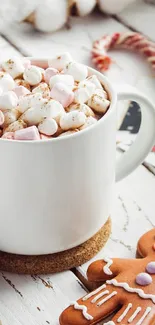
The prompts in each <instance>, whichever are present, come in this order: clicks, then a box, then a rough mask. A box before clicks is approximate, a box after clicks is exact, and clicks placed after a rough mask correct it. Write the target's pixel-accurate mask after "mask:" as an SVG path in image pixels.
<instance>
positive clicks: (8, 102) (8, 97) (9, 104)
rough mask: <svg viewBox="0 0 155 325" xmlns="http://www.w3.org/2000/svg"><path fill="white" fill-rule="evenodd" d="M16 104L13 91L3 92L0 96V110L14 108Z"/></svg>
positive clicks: (16, 100)
mask: <svg viewBox="0 0 155 325" xmlns="http://www.w3.org/2000/svg"><path fill="white" fill-rule="evenodd" d="M17 105H18V97H17V95H16V94H15V93H14V91H8V92H6V93H3V94H2V95H1V96H0V109H1V110H2V111H5V110H7V109H13V108H16V107H17Z"/></svg>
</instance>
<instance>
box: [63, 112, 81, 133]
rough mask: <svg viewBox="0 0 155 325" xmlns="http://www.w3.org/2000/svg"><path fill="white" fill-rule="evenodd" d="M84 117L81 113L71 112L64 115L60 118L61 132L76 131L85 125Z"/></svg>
mask: <svg viewBox="0 0 155 325" xmlns="http://www.w3.org/2000/svg"><path fill="white" fill-rule="evenodd" d="M85 121H86V116H85V114H84V113H82V112H78V111H73V112H69V113H65V114H63V115H62V116H61V118H60V127H61V128H62V130H64V131H67V130H70V129H77V128H79V127H80V126H82V125H83V124H85Z"/></svg>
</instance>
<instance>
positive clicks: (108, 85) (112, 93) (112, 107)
mask: <svg viewBox="0 0 155 325" xmlns="http://www.w3.org/2000/svg"><path fill="white" fill-rule="evenodd" d="M23 58H26V59H29V60H30V61H31V62H33V61H38V63H39V62H45V63H46V62H48V60H49V59H50V58H51V57H42V58H39V57H30V56H28V57H23ZM81 64H83V63H81ZM83 65H84V66H86V67H87V69H88V73H91V75H93V74H94V75H97V77H98V78H99V80H100V82H101V83H102V85H103V86H104V87H105V89H106V90H107V92H108V95H109V97H110V107H109V108H108V111H107V112H106V113H105V115H104V116H103V117H101V118H100V120H98V121H97V123H95V124H93V125H91V127H88V128H85V129H83V130H81V131H80V132H75V133H73V134H70V135H69V136H67V135H66V136H65V135H64V136H63V137H57V138H52V139H49V140H45V139H40V140H35V141H32V140H9V141H8V139H4V138H0V141H3V142H6V143H10V142H11V143H14V144H15V143H20V144H25V145H26V144H30V143H31V145H33V144H41V143H42V144H45V143H46V144H47V143H49V144H51V143H56V142H59V141H65V140H67V139H68V140H69V139H73V138H75V137H79V136H82V135H84V134H86V133H88V132H90V131H93V130H94V129H95V128H97V127H98V125H100V124H102V123H104V121H105V122H106V119H107V118H108V117H109V116H110V115H111V114H112V112H113V110H115V109H116V107H115V106H116V102H117V93H116V91H115V90H114V87H113V85H112V84H111V82H110V80H109V79H108V78H107V77H106V76H105V75H103V74H102V73H101V72H99V71H97V70H96V69H94V68H92V67H89V66H87V65H86V64H83Z"/></svg>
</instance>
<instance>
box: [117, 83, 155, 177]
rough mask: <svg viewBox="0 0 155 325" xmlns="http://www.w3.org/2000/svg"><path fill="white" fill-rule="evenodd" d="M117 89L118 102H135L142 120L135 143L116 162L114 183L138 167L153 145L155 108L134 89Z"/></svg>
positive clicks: (124, 87) (126, 86)
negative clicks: (139, 109) (139, 108)
mask: <svg viewBox="0 0 155 325" xmlns="http://www.w3.org/2000/svg"><path fill="white" fill-rule="evenodd" d="M117 87H118V86H117ZM117 87H116V90H117ZM119 88H120V89H119ZM119 88H118V91H117V95H118V100H133V101H135V102H137V103H138V104H139V105H140V107H141V113H142V119H141V125H140V129H139V132H138V134H137V137H136V140H135V142H134V143H133V145H132V146H131V147H130V149H129V150H128V151H127V152H125V153H124V154H123V155H122V157H120V158H119V159H118V161H117V162H116V182H117V181H120V180H121V179H123V178H124V177H126V176H128V175H129V174H130V173H131V172H132V171H133V170H134V169H135V168H136V167H138V166H139V165H140V164H141V163H142V162H143V161H144V159H145V157H146V156H147V155H148V153H149V152H150V151H151V149H152V148H153V145H154V144H155V107H154V106H153V104H152V103H151V102H150V101H149V99H147V98H146V97H145V96H144V95H143V94H141V93H140V92H139V91H137V90H136V89H135V88H134V87H131V86H128V85H125V86H124V85H123V86H121V87H119Z"/></svg>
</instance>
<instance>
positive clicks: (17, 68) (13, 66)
mask: <svg viewBox="0 0 155 325" xmlns="http://www.w3.org/2000/svg"><path fill="white" fill-rule="evenodd" d="M2 68H3V69H4V70H5V71H6V72H8V73H9V74H10V75H11V76H12V78H14V79H15V78H17V77H19V76H21V75H22V74H23V72H24V70H25V67H24V64H23V62H22V59H20V58H18V57H14V58H12V59H9V60H7V61H4V62H2Z"/></svg>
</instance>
